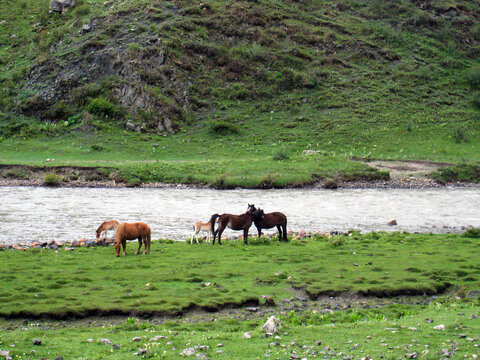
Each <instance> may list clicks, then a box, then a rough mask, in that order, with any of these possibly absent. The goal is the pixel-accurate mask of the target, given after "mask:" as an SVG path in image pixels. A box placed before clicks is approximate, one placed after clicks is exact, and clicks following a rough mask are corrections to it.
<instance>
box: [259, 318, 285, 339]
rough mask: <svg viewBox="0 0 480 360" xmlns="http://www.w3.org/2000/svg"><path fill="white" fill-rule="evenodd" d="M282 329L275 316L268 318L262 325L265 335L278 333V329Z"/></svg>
mask: <svg viewBox="0 0 480 360" xmlns="http://www.w3.org/2000/svg"><path fill="white" fill-rule="evenodd" d="M281 327H282V323H281V322H280V320H278V319H277V318H276V317H275V316H270V318H269V319H268V320H267V321H266V322H265V324H263V326H262V329H263V330H265V332H266V333H267V334H270V335H271V334H274V333H277V332H278V329H279V328H281Z"/></svg>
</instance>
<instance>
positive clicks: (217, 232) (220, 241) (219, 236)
mask: <svg viewBox="0 0 480 360" xmlns="http://www.w3.org/2000/svg"><path fill="white" fill-rule="evenodd" d="M226 227H227V224H225V225H223V224H221V225H220V226H219V227H218V229H217V230H216V231H215V233H216V234H217V235H218V245H222V233H223V231H224V230H225V228H226ZM213 243H214V244H215V235H213Z"/></svg>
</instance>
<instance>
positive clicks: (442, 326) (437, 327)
mask: <svg viewBox="0 0 480 360" xmlns="http://www.w3.org/2000/svg"><path fill="white" fill-rule="evenodd" d="M433 329H434V330H445V325H443V324H440V325H437V326H434V327H433Z"/></svg>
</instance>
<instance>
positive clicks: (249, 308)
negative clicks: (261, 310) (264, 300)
mask: <svg viewBox="0 0 480 360" xmlns="http://www.w3.org/2000/svg"><path fill="white" fill-rule="evenodd" d="M245 310H247V311H250V312H257V311H258V307H247V308H246V309H245Z"/></svg>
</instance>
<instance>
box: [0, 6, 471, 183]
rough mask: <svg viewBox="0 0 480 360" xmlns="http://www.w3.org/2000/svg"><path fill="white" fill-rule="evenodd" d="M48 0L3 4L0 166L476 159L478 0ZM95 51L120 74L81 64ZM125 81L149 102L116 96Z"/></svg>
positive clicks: (309, 173)
mask: <svg viewBox="0 0 480 360" xmlns="http://www.w3.org/2000/svg"><path fill="white" fill-rule="evenodd" d="M47 3H48V1H46V0H45V1H40V2H38V1H32V0H23V1H19V2H15V3H13V4H8V6H7V5H3V4H0V6H1V10H2V12H3V13H4V14H5V15H6V16H5V19H6V23H4V24H2V25H0V26H1V27H5V31H0V44H2V45H4V46H2V50H0V56H3V57H2V62H0V69H1V70H2V75H1V77H0V83H1V86H0V89H1V91H0V162H2V163H9V164H12V163H18V164H33V165H39V164H42V163H43V161H44V160H45V159H47V158H50V159H51V158H54V159H55V162H54V164H68V163H71V164H75V165H80V166H82V165H85V166H86V165H94V166H104V164H105V163H107V164H108V163H110V164H112V166H114V167H119V168H121V169H124V171H125V172H127V173H132V174H133V173H135V172H137V171H141V168H134V169H133V170H132V169H130V168H131V164H130V163H129V162H130V161H135V162H142V161H157V160H158V161H159V162H160V165H159V166H158V167H157V168H156V169H155V166H153V165H151V167H152V168H154V170H155V171H156V172H157V175H155V176H154V178H155V179H156V180H162V181H173V182H189V183H192V182H200V183H218V182H219V181H220V180H222V179H224V182H226V183H227V186H239V185H240V186H248V187H258V186H260V185H261V184H262V182H264V180H265V179H267V180H269V181H272V179H273V185H275V186H283V185H285V184H290V185H291V184H298V183H302V184H305V183H309V182H311V181H313V180H315V179H318V178H319V177H322V178H335V177H342V176H343V177H345V178H347V179H350V178H367V179H368V178H371V177H372V173H367V174H365V172H368V170H367V168H366V165H359V164H356V163H354V162H352V161H351V160H350V159H351V158H352V157H358V158H366V159H369V158H370V159H373V158H382V159H394V160H412V159H415V160H432V161H441V162H451V163H461V162H462V161H463V160H466V161H467V162H468V163H471V164H478V162H479V161H480V158H479V155H478V154H479V152H478V151H477V150H478V149H477V145H476V144H478V143H479V141H480V136H479V135H480V131H479V130H480V113H479V110H478V108H477V107H475V105H474V104H475V101H476V100H477V98H478V68H479V62H478V56H477V55H478V49H479V47H480V44H479V42H478V39H479V38H480V37H479V36H478V34H480V30H479V27H478V25H475V20H476V19H477V18H478V16H479V14H480V8H479V6H478V4H477V3H475V2H469V1H463V0H457V1H450V2H448V3H445V2H435V4H432V6H431V7H428V9H422V8H420V7H417V6H416V3H408V2H402V3H398V2H394V3H388V4H383V3H380V2H378V1H367V2H358V1H353V0H348V1H342V2H336V1H333V2H325V1H320V0H316V1H311V2H304V3H296V2H293V3H292V2H284V1H273V2H272V1H268V2H267V1H264V0H259V1H255V2H251V1H238V2H235V3H234V4H228V3H225V2H221V1H214V0H209V1H205V2H203V3H202V4H203V5H202V6H203V7H201V6H199V5H198V4H197V3H195V2H193V1H189V0H182V1H175V2H169V1H160V0H158V1H155V2H151V1H144V0H136V1H120V2H117V3H116V4H115V6H114V7H111V6H110V7H109V6H107V4H105V5H104V2H102V1H99V0H91V1H83V2H79V3H78V4H77V7H76V8H74V9H72V10H71V11H67V12H66V13H64V14H62V15H59V14H53V15H48V14H47V12H46V10H45V9H46V8H47V6H48V4H47ZM446 4H447V5H448V6H447V5H446ZM451 9H454V11H456V12H457V15H456V17H455V18H454V19H453V20H449V19H448V18H446V17H445V16H444V13H445V12H446V11H450V10H451ZM25 11H28V12H29V14H30V17H28V18H25V17H24V16H23V14H24V13H25ZM118 14H121V15H120V16H117V15H118ZM133 19H137V20H135V21H134V22H135V24H136V25H135V26H131V23H132V21H133ZM90 21H93V23H95V24H97V23H98V24H100V25H98V26H94V27H93V29H92V30H91V31H90V32H82V31H80V28H81V25H82V24H83V23H87V22H90ZM452 21H455V23H456V24H457V25H458V26H457V25H455V26H452V24H451V22H452ZM37 24H40V25H37ZM7 29H8V31H7ZM10 29H12V30H10ZM12 32H13V33H15V35H16V37H11V33H12ZM157 39H161V41H160V42H157ZM459 39H468V41H460V40H459ZM92 48H95V49H97V52H96V53H97V54H103V55H105V57H104V58H103V59H104V60H105V61H107V62H108V61H109V60H108V59H112V60H111V63H109V64H110V65H111V68H113V69H123V68H127V69H128V71H126V72H125V71H117V70H115V71H113V74H112V73H111V72H106V73H102V72H101V71H100V75H99V74H98V72H93V73H91V72H89V71H91V70H89V69H91V67H90V63H91V62H90V60H91V59H90V57H92V56H95V55H94V53H91V52H90V50H89V49H92ZM159 58H164V60H163V61H164V62H163V63H162V64H158V63H157V61H158V59H159ZM89 59H90V60H89ZM69 64H77V65H76V66H74V67H70V66H69ZM129 64H130V65H129ZM107 68H110V67H108V66H107ZM30 69H32V72H30ZM52 69H53V71H52ZM59 69H64V70H63V71H64V72H63V73H60V72H59V71H60V70H59ZM92 71H93V70H92ZM77 72H79V73H77ZM65 74H68V75H69V76H70V77H67V78H64V76H65ZM125 74H129V75H125ZM57 83H59V84H62V86H59V87H55V86H56V85H54V84H57ZM52 84H53V85H52ZM127 85H128V86H130V87H131V88H132V89H134V90H135V91H136V92H135V94H137V95H138V94H140V95H141V98H142V99H143V100H144V103H145V104H147V105H145V106H137V105H133V104H132V103H129V101H134V100H129V98H128V97H122V96H119V93H121V89H122V87H123V86H127ZM51 86H54V88H50V87H51ZM50 91H51V92H53V93H55V94H58V96H57V97H56V98H55V99H56V100H55V101H53V102H52V101H50V100H49V99H50V98H49V97H48V96H47V95H48V94H50ZM140 95H139V96H140ZM165 117H167V118H168V119H169V121H170V122H171V123H172V126H173V130H174V131H176V134H174V135H172V134H170V133H169V132H168V131H167V130H162V128H161V127H158V125H159V124H160V125H161V124H164V123H163V121H164V119H165ZM127 122H131V123H132V124H133V125H134V127H140V128H142V133H141V134H139V133H137V132H134V131H127V130H125V129H128V127H127V126H126V124H127ZM72 132H73V133H74V134H73V135H71V133H72ZM164 134H165V135H166V134H168V136H167V137H164V136H163V135H164ZM154 144H158V145H159V146H158V147H154ZM306 149H311V150H320V151H321V153H322V154H324V155H322V156H310V157H304V156H302V155H301V153H302V151H303V150H306ZM278 154H282V156H281V157H278ZM297 164H298V169H295V170H292V168H293V167H295V166H296V165H297ZM135 166H136V165H135ZM205 169H206V170H205ZM382 176H383V175H382V174H376V175H375V176H374V177H377V178H382ZM130 177H133V175H130ZM140 177H141V178H142V177H144V178H148V177H151V174H146V173H141V174H140ZM139 180H142V179H139ZM475 181H478V178H476V179H475Z"/></svg>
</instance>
